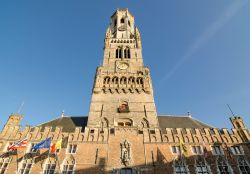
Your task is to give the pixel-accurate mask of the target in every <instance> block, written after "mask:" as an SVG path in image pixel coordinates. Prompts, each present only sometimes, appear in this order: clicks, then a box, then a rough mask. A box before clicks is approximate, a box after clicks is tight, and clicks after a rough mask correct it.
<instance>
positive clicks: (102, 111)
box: [88, 9, 158, 128]
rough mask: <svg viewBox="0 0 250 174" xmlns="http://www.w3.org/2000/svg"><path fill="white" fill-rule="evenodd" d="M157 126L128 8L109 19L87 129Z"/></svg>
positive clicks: (138, 41)
mask: <svg viewBox="0 0 250 174" xmlns="http://www.w3.org/2000/svg"><path fill="white" fill-rule="evenodd" d="M103 126H104V127H105V126H108V127H114V126H125V127H126V126H135V127H140V128H143V127H158V120H157V114H156V108H155V103H154V97H153V89H152V83H151V77H150V71H149V69H148V68H147V67H145V66H144V64H143V58H142V48H141V38H140V32H139V30H138V28H137V27H135V25H134V17H133V15H132V14H131V13H130V12H129V11H128V9H118V10H116V12H115V13H114V14H113V15H112V16H111V23H110V25H109V27H108V29H107V32H106V35H105V46H104V58H103V64H102V66H99V67H98V68H97V71H96V76H95V82H94V87H93V93H92V100H91V105H90V111H89V118H88V127H90V128H91V127H92V128H93V127H103Z"/></svg>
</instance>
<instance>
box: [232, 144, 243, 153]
mask: <svg viewBox="0 0 250 174" xmlns="http://www.w3.org/2000/svg"><path fill="white" fill-rule="evenodd" d="M230 149H231V151H232V153H233V154H234V155H243V154H244V153H243V149H242V148H241V146H239V145H235V146H232V147H230Z"/></svg>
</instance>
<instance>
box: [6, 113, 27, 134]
mask: <svg viewBox="0 0 250 174" xmlns="http://www.w3.org/2000/svg"><path fill="white" fill-rule="evenodd" d="M22 119H23V115H21V114H19V113H12V114H11V115H10V116H9V118H8V121H7V122H6V124H5V125H4V128H3V130H2V132H1V136H6V135H11V134H13V133H14V132H16V131H17V130H19V129H20V122H21V120H22Z"/></svg>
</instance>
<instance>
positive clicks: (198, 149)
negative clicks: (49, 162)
mask: <svg viewBox="0 0 250 174" xmlns="http://www.w3.org/2000/svg"><path fill="white" fill-rule="evenodd" d="M192 152H193V154H194V155H201V154H202V150H201V146H192Z"/></svg>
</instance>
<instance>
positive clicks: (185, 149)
mask: <svg viewBox="0 0 250 174" xmlns="http://www.w3.org/2000/svg"><path fill="white" fill-rule="evenodd" d="M180 150H181V155H182V154H184V155H185V156H187V152H188V151H187V146H186V145H185V144H184V142H183V140H182V139H181V140H180Z"/></svg>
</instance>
